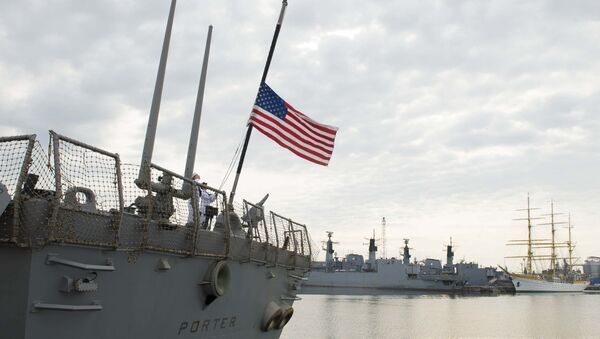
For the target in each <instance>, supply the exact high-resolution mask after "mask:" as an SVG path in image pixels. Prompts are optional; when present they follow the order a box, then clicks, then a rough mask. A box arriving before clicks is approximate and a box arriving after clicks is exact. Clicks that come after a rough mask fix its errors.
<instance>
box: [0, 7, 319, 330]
mask: <svg viewBox="0 0 600 339" xmlns="http://www.w3.org/2000/svg"><path fill="white" fill-rule="evenodd" d="M174 6H175V0H172V2H171V10H170V13H169V21H168V24H167V31H166V34H165V42H164V45H163V53H162V56H161V61H160V66H159V76H158V78H157V82H156V89H155V96H154V98H153V102H152V109H151V114H150V118H149V123H148V130H147V134H146V143H145V146H144V152H143V156H142V162H141V165H139V166H138V165H126V164H121V159H120V157H119V155H118V154H116V153H111V152H108V151H105V150H102V149H100V148H97V147H94V146H91V145H88V144H86V143H83V142H81V141H78V140H75V139H71V138H69V137H66V136H63V135H60V134H58V133H56V132H53V131H50V145H49V146H48V148H47V149H46V148H45V147H42V145H41V144H40V143H39V142H38V141H37V139H36V136H35V135H21V136H12V137H0V266H1V267H2V272H3V274H2V275H0V338H2V339H18V338H26V339H37V338H89V339H100V338H144V339H153V338H161V339H163V338H199V337H202V338H217V337H218V338H225V337H228V338H278V337H279V336H280V334H281V329H282V328H283V327H284V326H285V325H286V324H287V323H288V321H289V320H290V318H291V317H292V315H293V312H294V310H293V308H292V305H293V303H294V301H295V300H298V299H299V298H298V297H297V296H296V292H297V290H298V286H299V284H300V282H301V281H302V280H304V279H305V276H306V275H307V272H308V270H309V269H310V265H311V261H310V257H311V247H310V242H309V237H308V232H307V229H306V226H305V225H303V224H300V223H298V222H296V221H294V220H291V219H290V218H286V217H284V216H281V215H279V214H277V213H274V212H267V210H266V209H265V207H264V203H265V200H266V197H265V199H263V200H262V201H260V202H259V203H251V202H248V201H245V200H244V201H242V202H240V203H236V202H233V201H230V200H232V199H228V195H227V193H226V192H225V191H222V190H220V189H216V188H214V187H210V186H208V185H206V184H202V183H198V182H196V181H193V180H191V179H190V178H191V176H192V175H191V174H192V172H193V164H194V155H195V149H196V141H197V131H198V129H197V128H198V125H199V120H200V116H199V109H198V108H199V107H200V108H201V102H202V96H201V95H200V94H201V92H203V87H204V84H203V80H201V86H200V88H199V96H198V101H197V106H196V108H197V110H196V113H195V115H194V124H193V128H192V133H191V134H192V136H191V138H190V148H189V150H188V162H187V165H186V169H185V174H184V175H180V174H177V173H175V172H173V171H170V170H168V169H166V168H163V167H161V166H159V165H156V164H154V163H152V149H153V146H154V135H155V133H156V124H157V123H156V121H157V118H158V106H159V105H160V92H161V90H162V81H163V79H164V69H165V61H166V55H167V53H166V51H167V47H168V41H169V39H168V38H169V36H170V30H171V25H172V20H173V13H174ZM282 12H283V9H282ZM210 32H211V29H210V28H209V35H208V36H209V39H208V40H207V49H206V52H205V62H204V66H203V72H202V75H201V79H205V75H206V73H205V71H206V61H207V56H208V47H209V42H210ZM198 103H199V105H198ZM194 131H195V133H196V135H194ZM46 150H47V152H46ZM202 191H204V192H206V193H209V194H211V195H214V197H215V201H214V202H213V203H212V204H211V205H209V206H203V208H202V209H201V208H200V204H199V200H200V197H201V196H200V193H201V192H202Z"/></svg>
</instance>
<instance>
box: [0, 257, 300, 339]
mask: <svg viewBox="0 0 600 339" xmlns="http://www.w3.org/2000/svg"><path fill="white" fill-rule="evenodd" d="M49 256H53V257H56V258H62V259H67V260H71V259H76V260H78V261H80V262H86V263H103V262H105V261H106V259H110V260H111V261H112V263H113V265H114V267H115V271H113V272H98V273H99V275H98V277H97V278H96V281H97V285H98V290H97V291H95V292H83V293H77V292H75V293H65V292H63V291H62V289H61V285H60V284H61V281H63V277H73V278H75V277H80V276H82V275H84V274H82V273H83V272H82V270H81V269H78V268H74V267H69V266H64V265H57V264H48V263H47V259H48V257H49ZM160 260H167V262H168V263H169V265H170V266H171V269H170V270H168V271H158V270H157V268H156V266H157V263H158V262H159V261H160ZM212 262H213V260H210V259H206V258H182V257H176V256H169V255H165V254H161V253H144V254H143V255H140V256H139V257H138V258H137V260H136V262H135V263H132V262H131V259H130V256H129V255H128V254H127V253H126V252H112V251H105V250H101V249H89V248H78V247H71V246H48V247H46V248H44V249H43V250H42V251H36V252H30V251H28V250H25V249H19V248H6V247H2V248H0V264H1V265H2V267H3V270H5V272H10V274H7V275H6V276H5V277H6V278H8V279H6V278H5V279H2V280H1V281H0V294H1V295H2V307H0V328H2V331H0V338H3V339H4V338H5V339H15V338H144V339H146V338H198V337H201V338H213V337H219V338H222V337H228V338H277V337H279V336H280V333H281V330H274V331H269V332H264V331H263V329H262V322H263V317H264V314H263V310H265V309H266V308H267V305H268V304H269V302H270V301H271V300H277V301H280V302H281V301H282V298H283V299H287V300H285V301H284V302H286V303H289V305H291V302H292V301H293V299H295V296H294V295H290V293H289V291H288V286H287V285H288V284H290V283H293V281H292V280H293V279H291V278H290V277H289V275H288V273H296V274H299V275H301V274H302V272H299V271H298V272H295V271H293V270H287V269H285V268H282V267H277V268H275V267H265V266H264V265H263V266H259V267H257V265H256V263H251V262H246V263H242V262H240V261H235V260H232V261H229V267H230V270H231V285H230V290H229V291H228V293H226V294H225V295H223V296H221V297H219V298H217V299H216V300H215V301H213V302H212V303H211V304H210V305H208V306H207V307H206V306H205V299H206V295H205V294H204V292H203V290H202V289H201V285H199V284H201V283H202V281H203V279H204V275H205V272H207V271H208V270H209V269H210V266H211V264H212ZM271 275H272V276H273V277H272V278H270V276H271Z"/></svg>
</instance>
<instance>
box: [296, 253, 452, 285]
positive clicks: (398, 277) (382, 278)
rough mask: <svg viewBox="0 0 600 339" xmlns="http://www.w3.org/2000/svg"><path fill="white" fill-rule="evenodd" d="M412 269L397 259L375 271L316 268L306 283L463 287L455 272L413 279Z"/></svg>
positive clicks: (379, 266)
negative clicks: (328, 270) (329, 270)
mask: <svg viewBox="0 0 600 339" xmlns="http://www.w3.org/2000/svg"><path fill="white" fill-rule="evenodd" d="M381 261H383V260H381ZM412 269H413V268H412V267H407V265H404V264H402V263H398V262H396V263H394V264H392V263H390V264H383V265H381V264H380V265H378V270H377V271H376V272H352V271H346V272H344V271H334V272H326V271H316V270H313V271H312V272H310V274H309V278H308V280H307V281H306V282H305V283H304V284H303V286H314V287H341V288H375V289H395V290H414V291H459V290H461V289H462V285H459V284H457V280H456V278H455V277H453V276H452V275H444V274H441V275H431V276H420V277H414V278H413V277H412V276H409V275H408V274H407V273H406V272H407V271H408V272H410V270H412Z"/></svg>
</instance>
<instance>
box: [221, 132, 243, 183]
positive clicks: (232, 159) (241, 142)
mask: <svg viewBox="0 0 600 339" xmlns="http://www.w3.org/2000/svg"><path fill="white" fill-rule="evenodd" d="M244 136H245V133H242V137H241V139H240V142H239V143H238V146H237V148H236V150H235V153H234V154H233V157H232V158H231V162H230V163H229V167H228V168H227V171H226V172H225V176H224V177H223V180H221V184H220V185H219V190H221V189H222V188H223V186H224V185H225V183H226V182H227V179H229V176H230V175H231V171H232V170H233V167H234V165H235V162H236V159H237V158H238V157H239V155H240V149H241V147H242V144H243V143H244Z"/></svg>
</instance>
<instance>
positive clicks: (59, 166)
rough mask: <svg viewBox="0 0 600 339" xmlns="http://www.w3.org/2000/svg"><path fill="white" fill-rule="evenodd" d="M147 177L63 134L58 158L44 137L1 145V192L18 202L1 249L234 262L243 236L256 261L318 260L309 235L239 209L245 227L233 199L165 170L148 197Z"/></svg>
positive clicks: (1, 235) (57, 142)
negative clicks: (231, 255)
mask: <svg viewBox="0 0 600 339" xmlns="http://www.w3.org/2000/svg"><path fill="white" fill-rule="evenodd" d="M139 168H140V167H139V166H138V165H128V164H126V165H122V164H121V163H120V159H119V156H118V155H117V154H113V153H109V152H106V151H103V150H100V149H98V148H95V147H93V146H89V145H86V144H84V143H81V142H78V141H76V140H73V139H70V138H67V137H64V136H61V135H58V134H56V133H54V132H51V147H49V148H48V153H47V152H46V150H45V149H44V148H43V147H42V146H41V145H40V144H39V143H38V142H37V141H35V136H19V137H7V138H0V183H2V184H3V185H5V186H6V190H7V192H8V194H9V195H10V198H11V201H12V202H11V204H10V206H9V207H8V208H7V209H6V212H5V213H2V215H1V218H0V241H4V242H7V241H10V242H13V243H17V244H19V245H22V246H42V245H44V244H46V243H48V242H66V243H73V244H82V245H92V246H102V247H112V248H117V247H118V248H121V249H125V250H132V251H138V250H144V249H148V250H158V251H166V252H172V253H177V254H184V255H212V256H224V255H226V254H227V253H228V246H229V245H228V244H229V240H228V239H229V237H231V236H236V237H238V238H239V237H244V238H246V239H249V240H252V242H253V245H252V246H254V247H252V246H251V247H250V250H249V252H248V255H249V256H252V255H253V251H254V250H256V253H255V254H256V256H262V258H264V260H268V258H267V255H266V254H265V253H266V252H265V249H266V247H264V246H265V245H271V246H273V247H277V248H280V249H285V250H287V251H290V252H295V253H298V254H301V255H304V256H308V255H309V254H310V245H309V244H310V242H309V240H308V233H307V232H306V227H305V226H303V225H301V224H298V223H295V222H293V221H292V220H290V219H288V218H285V217H282V216H279V215H277V214H274V213H272V212H271V213H269V214H267V213H266V212H265V210H264V208H263V207H262V206H259V205H254V204H251V203H248V202H246V201H244V202H243V203H241V204H239V203H234V205H233V207H232V210H233V212H235V213H236V214H237V216H239V219H238V218H236V217H235V216H234V215H233V214H231V215H230V213H224V212H226V211H228V210H229V209H228V207H227V197H226V195H225V193H224V192H222V191H220V190H217V189H214V188H211V187H208V186H206V185H205V184H198V183H195V182H192V181H189V180H187V179H184V178H183V177H182V176H180V175H177V174H175V173H173V172H170V171H168V170H166V169H163V168H160V167H159V166H155V165H152V167H151V169H150V182H151V183H153V184H152V185H153V189H152V190H150V189H147V188H145V189H141V188H139V187H138V185H136V179H137V178H138V175H139ZM57 183H59V184H60V185H59V186H58V187H57V186H56V185H57ZM144 187H146V186H144ZM15 212H16V213H17V214H16V215H15ZM226 215H227V216H228V217H225V216H226ZM15 216H16V217H15ZM261 244H262V245H261ZM258 245H260V246H262V247H260V249H259V248H258V247H256V246H258ZM261 260H262V259H261Z"/></svg>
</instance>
